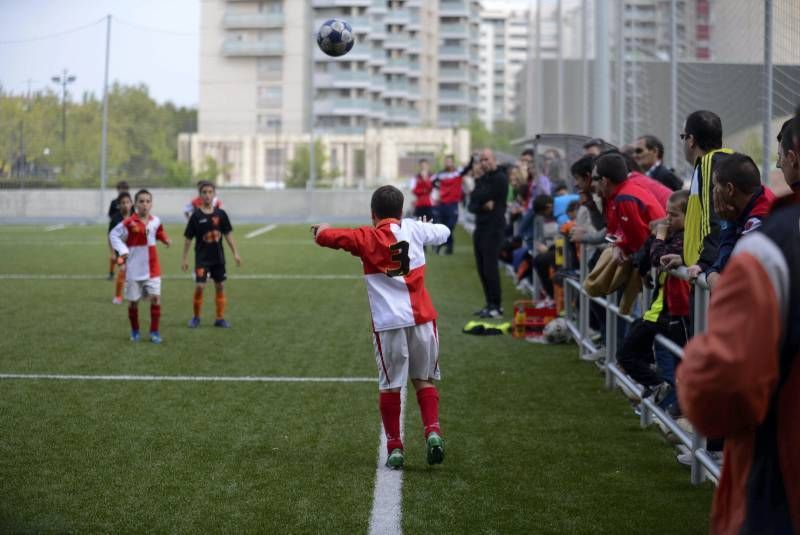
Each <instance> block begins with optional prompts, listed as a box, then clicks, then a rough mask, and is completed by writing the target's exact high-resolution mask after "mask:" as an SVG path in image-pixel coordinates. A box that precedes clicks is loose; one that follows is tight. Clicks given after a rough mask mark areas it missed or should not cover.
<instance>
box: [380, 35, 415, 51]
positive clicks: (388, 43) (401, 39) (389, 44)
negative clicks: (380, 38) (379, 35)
mask: <svg viewBox="0 0 800 535" xmlns="http://www.w3.org/2000/svg"><path fill="white" fill-rule="evenodd" d="M409 42H410V40H409V39H408V36H407V35H406V34H404V33H388V34H386V40H385V41H384V42H383V48H385V49H387V50H405V49H407V48H408V44H409Z"/></svg>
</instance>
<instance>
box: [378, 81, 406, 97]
mask: <svg viewBox="0 0 800 535" xmlns="http://www.w3.org/2000/svg"><path fill="white" fill-rule="evenodd" d="M383 96H384V97H399V98H406V97H407V96H408V82H407V81H406V80H403V81H402V82H401V81H397V80H395V81H391V82H387V83H386V89H385V90H384V91H383Z"/></svg>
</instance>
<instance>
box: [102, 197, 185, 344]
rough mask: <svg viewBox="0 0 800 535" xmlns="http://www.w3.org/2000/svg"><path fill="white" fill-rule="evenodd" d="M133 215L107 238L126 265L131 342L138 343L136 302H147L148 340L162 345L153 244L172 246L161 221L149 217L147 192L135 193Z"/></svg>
mask: <svg viewBox="0 0 800 535" xmlns="http://www.w3.org/2000/svg"><path fill="white" fill-rule="evenodd" d="M134 203H135V206H136V213H134V214H133V215H132V216H130V217H127V218H125V219H124V220H123V221H122V222H121V223H120V224H118V225H117V226H116V227H114V228H113V229H112V230H111V232H110V233H109V235H108V239H109V241H110V242H111V246H112V247H113V248H114V250H115V251H116V252H117V254H118V255H119V258H120V261H122V262H126V263H127V268H126V274H125V299H127V300H128V302H129V305H128V318H129V319H130V322H131V341H132V342H138V341H139V300H140V299H141V298H142V297H147V298H148V299H149V301H150V341H151V342H153V343H154V344H160V343H161V335H160V334H159V331H158V324H159V321H160V319H161V266H160V265H159V263H158V252H157V251H156V241H161V242H163V243H164V244H165V245H166V246H167V247H169V245H170V244H171V243H172V242H171V241H170V239H169V237H168V236H167V234H166V232H164V227H163V226H162V225H161V220H160V219H159V218H158V217H156V216H154V215H152V214H150V208H151V207H152V205H153V196H152V195H151V194H150V192H149V191H147V190H146V189H142V190H139V191H137V192H136V196H135V197H134Z"/></svg>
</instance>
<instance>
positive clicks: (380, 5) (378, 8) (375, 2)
mask: <svg viewBox="0 0 800 535" xmlns="http://www.w3.org/2000/svg"><path fill="white" fill-rule="evenodd" d="M370 11H371V12H372V13H386V0H372V1H371V2H370Z"/></svg>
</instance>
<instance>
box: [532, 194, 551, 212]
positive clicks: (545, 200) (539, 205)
mask: <svg viewBox="0 0 800 535" xmlns="http://www.w3.org/2000/svg"><path fill="white" fill-rule="evenodd" d="M548 204H553V198H552V197H551V196H550V195H547V194H545V193H542V194H541V195H537V196H536V197H535V198H534V199H533V213H534V214H537V215H540V214H542V213H544V211H545V209H546V208H547V205H548Z"/></svg>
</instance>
